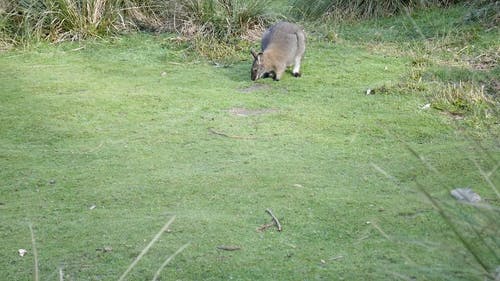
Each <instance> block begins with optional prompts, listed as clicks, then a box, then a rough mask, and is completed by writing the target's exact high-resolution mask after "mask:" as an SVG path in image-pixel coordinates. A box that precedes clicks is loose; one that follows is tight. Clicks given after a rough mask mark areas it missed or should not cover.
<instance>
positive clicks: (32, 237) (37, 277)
mask: <svg viewBox="0 0 500 281" xmlns="http://www.w3.org/2000/svg"><path fill="white" fill-rule="evenodd" d="M29 228H30V233H31V247H32V248H33V258H34V262H35V265H34V266H35V272H34V280H35V281H38V280H39V270H38V252H37V250H36V243H35V232H34V231H33V226H32V224H31V223H30V224H29Z"/></svg>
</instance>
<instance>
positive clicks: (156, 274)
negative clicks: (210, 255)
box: [153, 243, 191, 281]
mask: <svg viewBox="0 0 500 281" xmlns="http://www.w3.org/2000/svg"><path fill="white" fill-rule="evenodd" d="M190 244H191V243H186V244H184V245H183V246H182V247H180V248H179V249H177V251H175V253H174V254H173V255H171V256H169V257H168V258H167V259H166V260H165V262H163V264H162V265H161V266H160V268H158V271H156V273H155V276H154V277H153V281H156V280H158V277H159V276H160V273H161V272H162V271H163V269H164V268H165V267H166V266H167V265H168V264H169V263H170V261H172V260H173V259H174V258H175V256H177V255H178V254H180V253H181V252H182V251H184V249H186V248H187V247H188V246H189V245H190Z"/></svg>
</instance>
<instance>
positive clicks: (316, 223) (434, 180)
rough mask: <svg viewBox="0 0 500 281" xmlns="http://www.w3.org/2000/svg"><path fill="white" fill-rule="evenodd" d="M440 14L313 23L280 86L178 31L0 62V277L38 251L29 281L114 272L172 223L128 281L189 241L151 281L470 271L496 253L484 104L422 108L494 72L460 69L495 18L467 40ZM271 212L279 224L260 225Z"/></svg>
mask: <svg viewBox="0 0 500 281" xmlns="http://www.w3.org/2000/svg"><path fill="white" fill-rule="evenodd" d="M442 12H443V11H427V12H426V13H421V14H418V15H416V16H415V19H414V21H412V20H410V19H408V18H407V17H400V18H394V19H390V20H383V21H371V22H368V23H361V24H354V25H351V26H338V27H335V28H333V29H332V30H328V28H327V27H320V28H319V29H321V32H319V31H318V32H312V31H311V32H309V34H310V36H309V45H308V49H307V54H306V58H305V60H304V63H303V69H302V72H303V76H302V77H301V78H298V79H297V78H294V77H292V75H291V74H290V73H288V74H287V75H286V76H285V77H284V78H283V79H282V80H281V81H279V82H274V81H272V80H271V79H266V80H259V81H257V82H252V81H250V64H251V60H250V59H251V56H250V55H248V59H247V60H245V61H238V62H235V63H233V64H231V65H229V66H227V67H220V66H221V65H219V64H213V63H209V62H207V61H205V60H204V59H203V58H199V57H197V56H196V55H194V54H192V53H189V50H186V49H184V48H183V47H182V46H180V45H178V44H177V43H176V42H175V40H172V38H175V36H173V35H172V36H171V35H148V34H136V35H128V36H121V37H117V38H109V39H103V40H96V41H83V42H79V43H63V44H59V45H43V44H40V45H37V46H33V47H30V48H27V49H17V50H11V51H7V52H3V53H0V166H1V167H2V168H1V170H0V186H1V189H0V215H1V223H0V241H1V242H0V279H1V280H36V277H34V276H35V272H36V269H35V266H34V264H35V262H34V259H35V257H36V259H37V265H38V272H39V279H40V280H57V279H59V278H60V277H61V276H63V278H64V280H118V279H119V277H120V276H122V274H123V273H124V272H125V271H126V269H127V267H128V266H129V265H130V264H131V263H132V261H133V260H134V259H135V258H136V257H137V256H138V255H139V254H140V253H141V251H143V249H145V247H146V246H147V245H148V243H149V242H150V241H152V239H153V237H154V236H155V235H156V234H157V233H158V231H159V230H160V229H161V228H162V227H163V226H164V225H165V223H166V222H167V221H168V220H169V219H171V218H172V217H173V216H175V218H176V219H175V221H174V222H173V223H172V224H171V225H170V226H169V229H168V231H165V232H163V233H162V234H161V236H160V238H159V239H158V240H157V241H156V243H155V244H154V245H153V246H152V247H151V249H150V251H149V252H148V253H146V254H145V255H144V256H143V258H142V259H141V260H140V261H139V262H138V263H137V265H136V266H135V267H134V268H133V269H132V271H130V273H129V274H128V276H127V277H126V278H125V280H151V279H153V276H154V275H155V272H156V271H157V270H158V269H159V268H160V266H161V265H162V263H163V262H164V261H165V260H166V259H167V257H169V256H170V255H172V254H174V252H175V251H176V250H178V249H179V248H180V247H182V246H183V245H186V244H187V243H189V245H188V246H187V247H186V248H185V249H184V250H183V251H182V252H181V253H179V254H178V255H177V256H176V257H175V259H173V260H172V261H171V262H170V263H169V264H168V265H167V266H166V267H165V268H164V269H163V270H162V272H161V274H160V279H161V280H484V279H485V278H486V276H487V274H488V272H487V271H488V270H489V272H490V273H491V272H494V271H495V268H497V269H498V267H497V266H498V264H499V260H498V256H499V254H500V253H499V252H498V242H499V241H498V237H499V233H498V230H499V226H498V220H496V218H498V217H499V213H498V210H497V208H498V206H499V204H500V201H499V197H498V195H497V194H495V191H494V188H497V187H498V183H499V182H500V176H499V173H498V163H499V161H500V153H499V144H498V136H499V128H498V124H499V122H498V115H495V114H496V113H497V111H496V112H495V110H493V116H491V114H490V115H488V114H486V117H484V118H481V116H477V115H475V113H474V112H472V113H463V114H460V115H458V116H459V117H460V118H458V117H457V114H458V113H457V114H452V113H456V112H451V111H449V110H442V108H440V109H436V108H435V107H434V106H431V108H429V109H425V107H424V106H425V105H426V104H428V103H432V104H433V105H434V100H435V98H436V97H435V91H442V88H440V87H439V85H438V86H436V84H438V83H441V84H442V83H444V82H446V80H447V79H451V78H455V77H457V76H458V75H459V74H460V75H462V76H463V77H466V78H467V77H469V76H474V77H477V79H476V80H477V81H479V82H482V81H486V80H488V81H490V80H492V79H497V80H496V81H498V66H494V68H493V69H492V70H489V71H482V72H481V71H476V70H474V69H473V68H471V67H469V66H467V65H466V62H464V61H465V60H460V61H457V60H456V58H457V57H458V56H460V58H462V56H463V55H467V56H468V57H471V58H474V57H477V55H478V54H481V52H483V53H488V52H490V51H491V50H493V51H494V50H495V48H496V50H498V46H499V45H498V41H497V39H495V38H498V29H496V30H495V29H494V30H486V29H481V28H479V27H477V26H472V27H467V28H468V29H464V30H465V31H470V32H474V34H475V36H476V37H474V38H471V39H467V38H466V39H464V36H462V34H454V33H453V32H454V30H455V29H454V28H456V26H455V23H456V21H457V20H459V19H460V18H461V14H463V13H464V12H465V10H464V9H460V8H455V9H451V10H448V11H447V14H446V15H447V16H442ZM415 21H417V22H415ZM414 24H417V25H416V26H417V27H419V29H415V25H414ZM306 26H307V25H306ZM308 28H309V30H310V29H312V27H308ZM322 28H323V29H322ZM464 30H461V31H464ZM328 32H332V33H335V34H334V35H335V36H333V37H332V38H334V40H329V39H332V38H330V37H329V35H330V33H328ZM325 34H326V35H325ZM422 36H423V37H422ZM471 42H472V43H471ZM463 46H469V47H468V48H467V49H466V50H461V49H462V48H463ZM450 50H451V51H450ZM245 51H246V50H245ZM488 54H489V53H488ZM464 72H465V74H464ZM457 73H458V74H457ZM469 74H470V75H469ZM436 77H437V78H436ZM450 77H451V78H450ZM417 78H418V79H417ZM464 80H466V79H464ZM436 81H438V82H436ZM367 89H375V94H372V95H366V91H367ZM488 116H489V117H488ZM415 154H417V155H415ZM456 187H471V188H473V190H474V191H476V192H477V193H479V194H480V195H481V196H482V197H483V199H485V201H486V202H487V203H489V204H492V205H493V206H494V207H493V208H494V210H493V211H492V212H491V213H488V216H487V218H488V219H490V220H486V221H482V220H480V219H477V220H473V219H471V217H472V218H476V215H477V214H476V213H477V212H476V211H477V210H476V209H475V208H472V207H469V206H464V205H461V204H458V203H457V202H456V201H455V200H454V199H453V198H452V197H451V196H450V195H449V189H451V188H456ZM421 188H424V189H425V190H426V191H427V192H428V193H429V194H430V195H431V196H432V197H433V198H435V199H436V200H437V202H439V203H440V204H441V205H440V206H442V208H444V209H445V211H446V212H447V213H448V214H455V215H454V217H455V218H456V220H454V222H455V225H457V227H458V229H460V230H461V233H463V235H464V236H465V237H466V238H467V239H469V240H473V241H475V240H476V239H479V238H481V240H482V241H483V242H484V244H485V245H489V246H490V247H486V248H485V247H482V246H481V243H478V245H475V249H478V253H479V254H480V256H481V260H482V261H484V263H485V264H486V266H487V270H485V269H484V268H483V267H481V266H480V265H479V263H478V261H477V259H474V257H473V255H472V254H471V253H470V252H469V251H467V249H466V248H465V247H464V245H463V244H462V243H461V242H460V241H459V239H457V236H456V235H455V234H454V232H453V231H452V229H450V226H449V224H447V221H446V220H443V216H442V215H441V214H440V213H439V212H438V211H437V210H436V208H434V207H433V205H432V204H430V203H429V200H428V199H427V198H426V197H425V196H424V195H423V194H422V192H421ZM268 208H270V209H272V211H273V213H274V214H275V215H276V216H277V217H278V219H279V220H280V222H281V224H282V226H283V231H281V232H278V231H277V230H276V227H270V228H268V229H265V230H263V231H257V229H258V228H259V227H261V226H262V225H264V224H267V223H269V222H270V221H271V217H270V216H269V215H268V214H267V213H266V212H265V210H266V209H268ZM485 212H486V211H485ZM473 214H474V215H473ZM464 218H465V219H464ZM495 220H496V223H493V224H491V223H488V222H491V221H493V222H494V221H495ZM468 223H470V224H476V223H477V224H478V225H476V226H477V227H478V228H480V229H481V233H480V235H469V234H470V227H468V226H469V224H468ZM30 226H32V230H33V237H34V242H35V243H34V244H35V245H36V255H35V252H34V250H35V247H34V246H33V241H32V234H31V233H30ZM483 226H484V227H483ZM476 234H477V233H476ZM483 235H484V236H483ZM488 248H489V249H488ZM18 249H27V251H28V254H27V255H25V256H24V257H21V256H19V254H18V252H17V251H18ZM235 249H236V250H235ZM228 250H234V251H228ZM61 273H62V275H61ZM489 276H490V277H491V275H489Z"/></svg>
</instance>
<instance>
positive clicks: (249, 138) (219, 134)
mask: <svg viewBox="0 0 500 281" xmlns="http://www.w3.org/2000/svg"><path fill="white" fill-rule="evenodd" d="M208 131H209V132H210V133H212V134H214V135H217V136H221V137H226V138H231V139H242V140H253V139H255V137H243V136H231V135H228V134H226V133H222V132H218V131H216V130H214V129H213V128H208Z"/></svg>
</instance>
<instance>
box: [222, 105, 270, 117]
mask: <svg viewBox="0 0 500 281" xmlns="http://www.w3.org/2000/svg"><path fill="white" fill-rule="evenodd" d="M228 112H229V114H231V115H234V116H256V115H264V114H271V113H276V112H279V110H278V109H275V108H261V109H248V108H242V107H235V108H231V109H229V110H228Z"/></svg>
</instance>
